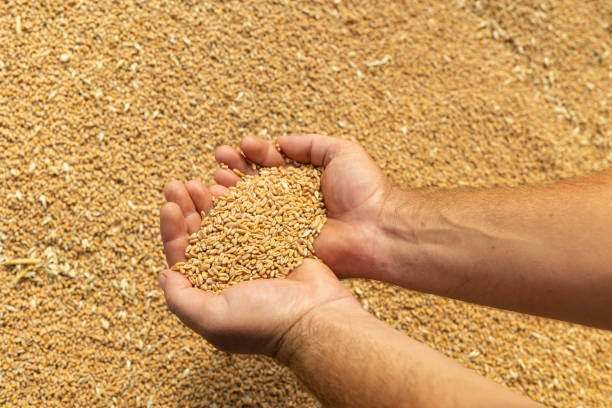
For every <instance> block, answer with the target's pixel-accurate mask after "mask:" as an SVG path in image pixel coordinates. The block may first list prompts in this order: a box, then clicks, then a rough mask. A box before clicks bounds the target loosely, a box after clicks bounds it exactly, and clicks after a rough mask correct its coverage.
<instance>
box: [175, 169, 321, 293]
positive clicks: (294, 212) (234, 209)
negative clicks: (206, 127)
mask: <svg viewBox="0 0 612 408" xmlns="http://www.w3.org/2000/svg"><path fill="white" fill-rule="evenodd" d="M234 171H236V170H234ZM237 173H238V174H239V175H240V176H242V180H241V181H239V182H238V183H237V184H236V186H233V187H230V189H229V190H230V192H229V193H228V194H226V195H224V196H222V197H220V198H216V197H214V198H213V205H214V207H213V209H212V210H211V212H210V214H208V216H207V215H206V214H202V228H201V229H200V231H198V232H196V233H194V234H192V235H191V236H190V237H189V245H188V246H187V248H186V249H185V256H186V258H187V262H179V263H177V264H176V265H174V266H173V269H175V270H177V271H180V272H182V273H183V274H185V275H186V276H187V278H188V279H189V281H190V282H191V284H192V285H194V286H197V287H199V288H201V289H204V290H207V291H211V292H215V293H218V292H220V291H222V290H223V289H225V288H227V287H228V286H232V285H235V284H237V283H239V282H242V281H245V280H253V279H263V278H284V277H285V276H287V274H288V273H289V272H291V271H292V270H293V269H295V268H296V267H298V266H299V265H300V264H301V263H302V260H303V259H304V258H306V257H311V258H316V256H315V254H314V249H313V247H312V241H313V239H314V238H315V237H316V236H317V235H318V234H319V232H321V229H322V228H323V225H324V224H325V221H326V219H327V218H326V216H325V204H324V203H323V194H322V193H321V170H320V169H318V168H315V167H313V166H306V165H303V166H298V167H286V168H285V167H272V168H261V169H259V174H258V175H244V174H241V173H240V172H237Z"/></svg>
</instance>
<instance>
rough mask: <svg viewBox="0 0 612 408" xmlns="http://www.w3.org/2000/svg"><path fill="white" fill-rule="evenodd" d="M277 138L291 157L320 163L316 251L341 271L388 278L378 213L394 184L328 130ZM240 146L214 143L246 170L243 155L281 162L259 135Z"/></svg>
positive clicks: (220, 155)
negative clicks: (321, 207) (321, 205)
mask: <svg viewBox="0 0 612 408" xmlns="http://www.w3.org/2000/svg"><path fill="white" fill-rule="evenodd" d="M278 144H279V145H280V147H281V150H282V151H283V153H285V154H286V155H287V156H288V157H290V158H291V159H294V160H296V161H298V162H302V163H312V164H313V165H315V166H323V167H324V171H323V176H322V179H321V188H322V190H323V197H324V199H325V205H326V208H327V216H328V220H327V223H326V224H325V227H324V228H323V230H322V231H321V234H320V235H319V236H318V237H317V238H316V240H315V241H314V249H315V252H316V254H317V256H319V257H320V258H321V259H322V260H323V261H324V262H325V264H326V265H329V267H330V268H331V269H332V270H333V271H334V272H335V273H336V274H337V275H338V276H340V277H343V278H346V277H365V278H374V279H379V280H389V279H387V275H388V274H389V272H388V271H389V270H390V269H391V268H392V266H391V264H392V255H391V254H390V251H389V249H388V245H385V244H384V239H383V238H384V235H385V231H384V228H383V225H382V223H381V216H382V214H383V209H384V207H385V203H386V202H387V200H388V199H389V197H390V196H391V195H393V194H394V192H395V189H394V188H393V187H392V185H391V183H390V182H389V181H388V180H387V178H386V177H385V176H384V175H383V173H382V172H381V171H380V169H379V168H378V166H377V165H376V163H374V161H373V160H372V158H371V157H370V156H369V155H368V154H367V153H366V152H365V151H364V150H363V149H362V148H361V146H359V145H358V144H356V143H353V142H350V141H346V140H342V139H337V138H333V137H327V136H319V135H304V136H282V137H280V138H279V139H278ZM240 148H241V150H242V151H243V153H244V156H243V155H242V154H240V153H239V152H238V151H236V150H235V149H233V148H231V147H229V146H221V147H219V148H218V149H217V152H216V159H217V161H218V162H219V163H224V164H226V165H227V166H228V167H229V168H230V169H238V170H240V171H242V172H243V173H245V174H255V173H256V171H255V170H253V169H252V168H251V167H250V166H249V165H248V162H247V161H246V160H245V156H246V159H249V160H250V161H252V162H254V163H257V164H259V165H262V166H282V165H284V164H285V162H284V160H283V157H282V156H281V154H280V153H279V152H278V151H276V149H275V148H274V147H273V146H272V145H271V144H269V143H267V142H266V141H264V140H262V139H260V138H257V137H253V136H250V137H246V138H245V139H244V140H243V141H242V143H241V145H240ZM214 177H215V181H216V182H217V183H219V184H221V185H223V186H225V187H229V186H232V185H234V184H236V182H238V180H239V177H238V176H237V175H236V174H235V173H234V172H232V171H230V170H226V169H219V170H217V172H216V173H215V175H214Z"/></svg>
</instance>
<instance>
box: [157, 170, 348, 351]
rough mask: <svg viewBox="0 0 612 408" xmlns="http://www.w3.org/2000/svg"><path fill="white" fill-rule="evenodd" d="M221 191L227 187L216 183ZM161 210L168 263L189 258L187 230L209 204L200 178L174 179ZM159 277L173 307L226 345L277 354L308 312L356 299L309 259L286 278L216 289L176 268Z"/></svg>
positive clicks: (192, 228) (225, 347) (198, 329)
mask: <svg viewBox="0 0 612 408" xmlns="http://www.w3.org/2000/svg"><path fill="white" fill-rule="evenodd" d="M213 191H216V192H217V194H222V193H224V191H223V190H219V189H218V188H214V189H213ZM166 198H167V199H168V201H169V202H168V203H166V204H165V205H164V206H163V207H162V211H161V217H160V218H161V232H162V239H163V242H164V252H165V254H166V258H167V260H168V264H169V265H173V264H174V263H176V262H180V261H184V260H185V249H186V247H187V244H188V236H189V235H190V234H192V233H193V232H195V231H197V230H198V229H199V227H200V223H201V217H200V214H202V213H206V212H208V211H210V209H211V199H210V193H209V191H208V190H207V189H206V188H205V187H204V186H203V185H202V184H201V183H199V182H195V181H191V182H189V183H187V185H186V186H185V185H183V183H180V182H172V183H170V184H168V186H167V187H166ZM162 275H163V276H164V278H161V277H160V283H161V284H162V287H163V288H164V292H165V295H166V301H167V303H168V306H169V307H170V309H171V310H172V311H173V312H174V313H176V314H177V315H178V316H179V318H180V319H181V320H182V321H183V322H184V323H185V324H187V325H188V326H189V327H191V328H192V329H193V330H195V331H196V332H198V333H200V334H201V335H202V336H203V337H205V338H206V339H208V340H209V341H210V342H212V343H213V344H214V345H216V346H217V347H219V348H220V349H222V350H226V351H234V352H243V353H264V354H268V355H274V354H275V352H276V351H277V349H278V346H279V343H280V341H281V339H282V336H283V335H284V333H286V332H287V331H288V330H289V328H290V327H292V326H293V325H294V324H295V323H296V322H297V321H299V320H300V319H301V318H302V317H303V316H304V315H306V314H307V313H309V312H310V311H311V310H314V309H316V308H318V307H320V306H322V305H324V304H329V303H331V302H333V301H336V300H341V299H342V300H343V302H355V301H354V299H352V297H351V295H350V292H348V290H347V289H346V288H345V287H344V286H343V285H342V284H341V283H340V282H339V281H338V279H337V278H336V277H335V275H334V274H333V273H332V272H331V271H330V270H329V268H327V267H326V266H325V265H323V264H321V263H320V262H318V261H314V260H311V259H308V260H305V261H304V262H303V264H302V265H301V266H300V267H298V268H297V269H296V270H295V271H293V272H292V273H291V274H289V276H288V277H287V279H269V280H256V281H248V282H242V283H240V284H239V285H235V286H232V287H230V288H228V289H226V290H225V291H224V292H223V293H222V294H221V295H219V296H217V295H212V294H209V293H206V292H204V291H202V290H200V289H197V288H194V287H192V285H191V284H190V283H189V280H188V279H187V278H186V277H185V276H183V275H182V274H180V273H178V272H175V271H164V272H163V273H162Z"/></svg>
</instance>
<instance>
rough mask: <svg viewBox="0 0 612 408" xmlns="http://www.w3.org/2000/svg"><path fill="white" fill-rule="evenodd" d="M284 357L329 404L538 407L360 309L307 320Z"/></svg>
mask: <svg viewBox="0 0 612 408" xmlns="http://www.w3.org/2000/svg"><path fill="white" fill-rule="evenodd" d="M348 306H352V305H348ZM277 357H278V358H279V360H280V361H281V362H283V363H284V364H286V365H287V366H288V367H290V368H291V369H292V370H293V371H294V372H295V373H296V374H297V375H298V377H299V378H300V379H301V380H302V381H303V382H304V383H305V384H306V386H307V387H308V388H309V389H310V390H311V391H312V392H313V393H314V394H315V395H316V396H317V397H318V398H319V400H320V401H321V402H323V404H324V405H325V406H332V407H345V406H346V407H485V406H486V407H491V406H498V407H502V406H503V407H530V406H538V404H536V403H534V402H533V401H531V400H529V399H527V398H525V397H522V396H520V395H518V394H514V393H513V392H511V391H510V390H508V389H506V388H503V387H501V386H499V385H498V384H495V383H494V382H492V381H490V380H488V379H486V378H484V377H481V376H479V375H477V374H476V373H474V372H473V371H471V370H468V369H466V368H464V367H462V366H460V365H459V364H457V363H455V362H454V361H452V360H450V359H449V358H447V357H445V356H443V355H442V354H440V353H438V352H436V351H434V350H432V349H430V348H429V347H427V346H425V345H423V344H421V343H419V342H417V341H415V340H412V339H410V338H408V337H406V336H403V335H402V334H401V333H399V332H397V331H396V330H394V329H392V328H390V327H389V326H387V325H386V324H384V323H382V322H380V321H378V320H377V319H375V318H374V317H373V316H371V315H370V314H368V313H366V312H365V311H363V310H362V309H361V308H354V307H344V306H343V305H339V304H338V303H336V304H330V305H329V306H328V307H326V308H321V309H318V310H316V311H315V312H313V313H310V314H309V315H306V316H305V317H304V318H303V319H302V320H300V322H298V324H297V325H296V327H294V328H293V329H292V330H291V331H290V332H289V333H288V334H287V335H286V336H285V339H284V342H283V343H282V345H281V348H280V351H279V352H278V355H277Z"/></svg>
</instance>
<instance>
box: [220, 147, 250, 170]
mask: <svg viewBox="0 0 612 408" xmlns="http://www.w3.org/2000/svg"><path fill="white" fill-rule="evenodd" d="M215 160H217V162H219V163H223V164H226V165H227V167H229V168H230V169H238V170H240V171H241V172H243V173H244V174H257V171H256V170H254V169H253V168H252V167H251V166H250V165H249V163H248V162H247V161H246V159H245V158H244V156H243V155H242V154H240V152H238V150H236V149H234V148H233V147H230V146H220V147H219V148H217V150H216V151H215Z"/></svg>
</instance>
